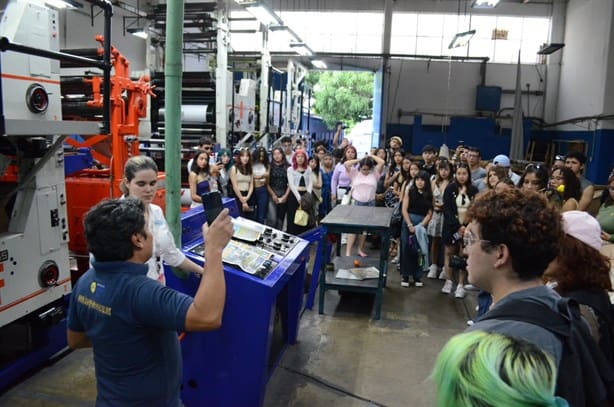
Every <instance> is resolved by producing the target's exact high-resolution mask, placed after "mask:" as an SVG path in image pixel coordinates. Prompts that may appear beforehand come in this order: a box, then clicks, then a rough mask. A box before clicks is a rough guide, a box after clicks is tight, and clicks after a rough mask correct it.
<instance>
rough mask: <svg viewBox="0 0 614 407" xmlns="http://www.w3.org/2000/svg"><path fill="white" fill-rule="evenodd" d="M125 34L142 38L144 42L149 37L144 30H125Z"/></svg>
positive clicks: (137, 28)
mask: <svg viewBox="0 0 614 407" xmlns="http://www.w3.org/2000/svg"><path fill="white" fill-rule="evenodd" d="M126 32H129V33H130V34H132V35H134V36H135V37H139V38H142V39H144V40H146V39H147V38H148V37H149V33H148V32H147V31H146V30H145V29H144V28H139V27H136V28H128V29H126Z"/></svg>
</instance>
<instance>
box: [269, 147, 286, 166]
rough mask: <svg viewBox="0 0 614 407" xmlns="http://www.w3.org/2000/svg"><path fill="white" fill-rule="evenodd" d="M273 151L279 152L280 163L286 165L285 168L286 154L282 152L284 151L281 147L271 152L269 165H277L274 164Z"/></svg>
mask: <svg viewBox="0 0 614 407" xmlns="http://www.w3.org/2000/svg"><path fill="white" fill-rule="evenodd" d="M275 151H279V153H280V154H281V162H282V163H286V167H287V166H288V165H287V164H288V160H286V153H285V152H284V149H283V148H281V147H275V148H274V149H273V150H271V164H273V163H274V164H275V165H277V163H276V162H275V160H274V159H273V153H274V152H275Z"/></svg>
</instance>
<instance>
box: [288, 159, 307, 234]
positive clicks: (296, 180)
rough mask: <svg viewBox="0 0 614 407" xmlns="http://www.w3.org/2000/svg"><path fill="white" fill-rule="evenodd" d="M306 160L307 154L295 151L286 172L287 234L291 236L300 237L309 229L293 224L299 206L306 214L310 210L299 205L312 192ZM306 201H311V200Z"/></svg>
mask: <svg viewBox="0 0 614 407" xmlns="http://www.w3.org/2000/svg"><path fill="white" fill-rule="evenodd" d="M307 160H308V158H307V153H305V151H304V150H296V151H295V152H294V155H292V166H290V167H288V170H287V174H288V187H289V188H290V195H289V196H288V206H287V215H288V217H287V219H288V222H287V224H288V227H287V232H288V233H290V234H292V235H300V234H301V233H303V232H306V231H308V230H309V229H310V226H309V224H307V226H299V225H296V224H295V223H294V215H295V214H296V210H297V209H298V207H299V206H301V209H303V210H304V211H306V212H307V213H310V211H311V208H307V207H303V206H302V205H301V201H303V200H304V199H302V197H303V195H305V194H309V195H311V192H312V191H313V182H312V178H311V168H309V165H307ZM308 200H309V201H313V199H308Z"/></svg>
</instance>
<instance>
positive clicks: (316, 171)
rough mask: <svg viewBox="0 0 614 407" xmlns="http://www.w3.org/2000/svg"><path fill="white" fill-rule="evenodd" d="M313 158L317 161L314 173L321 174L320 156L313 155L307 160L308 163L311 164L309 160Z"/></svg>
mask: <svg viewBox="0 0 614 407" xmlns="http://www.w3.org/2000/svg"><path fill="white" fill-rule="evenodd" d="M311 160H313V161H315V162H316V168H315V170H313V173H314V174H316V175H318V174H320V157H318V156H317V155H312V156H311V157H309V160H307V164H308V165H309V161H311Z"/></svg>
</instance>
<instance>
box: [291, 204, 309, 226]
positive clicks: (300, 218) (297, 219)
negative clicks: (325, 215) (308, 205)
mask: <svg viewBox="0 0 614 407" xmlns="http://www.w3.org/2000/svg"><path fill="white" fill-rule="evenodd" d="M308 223H309V214H308V213H307V211H304V210H303V208H301V207H300V206H299V207H298V208H297V209H296V212H295V213H294V224H295V225H297V226H307V224H308Z"/></svg>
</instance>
